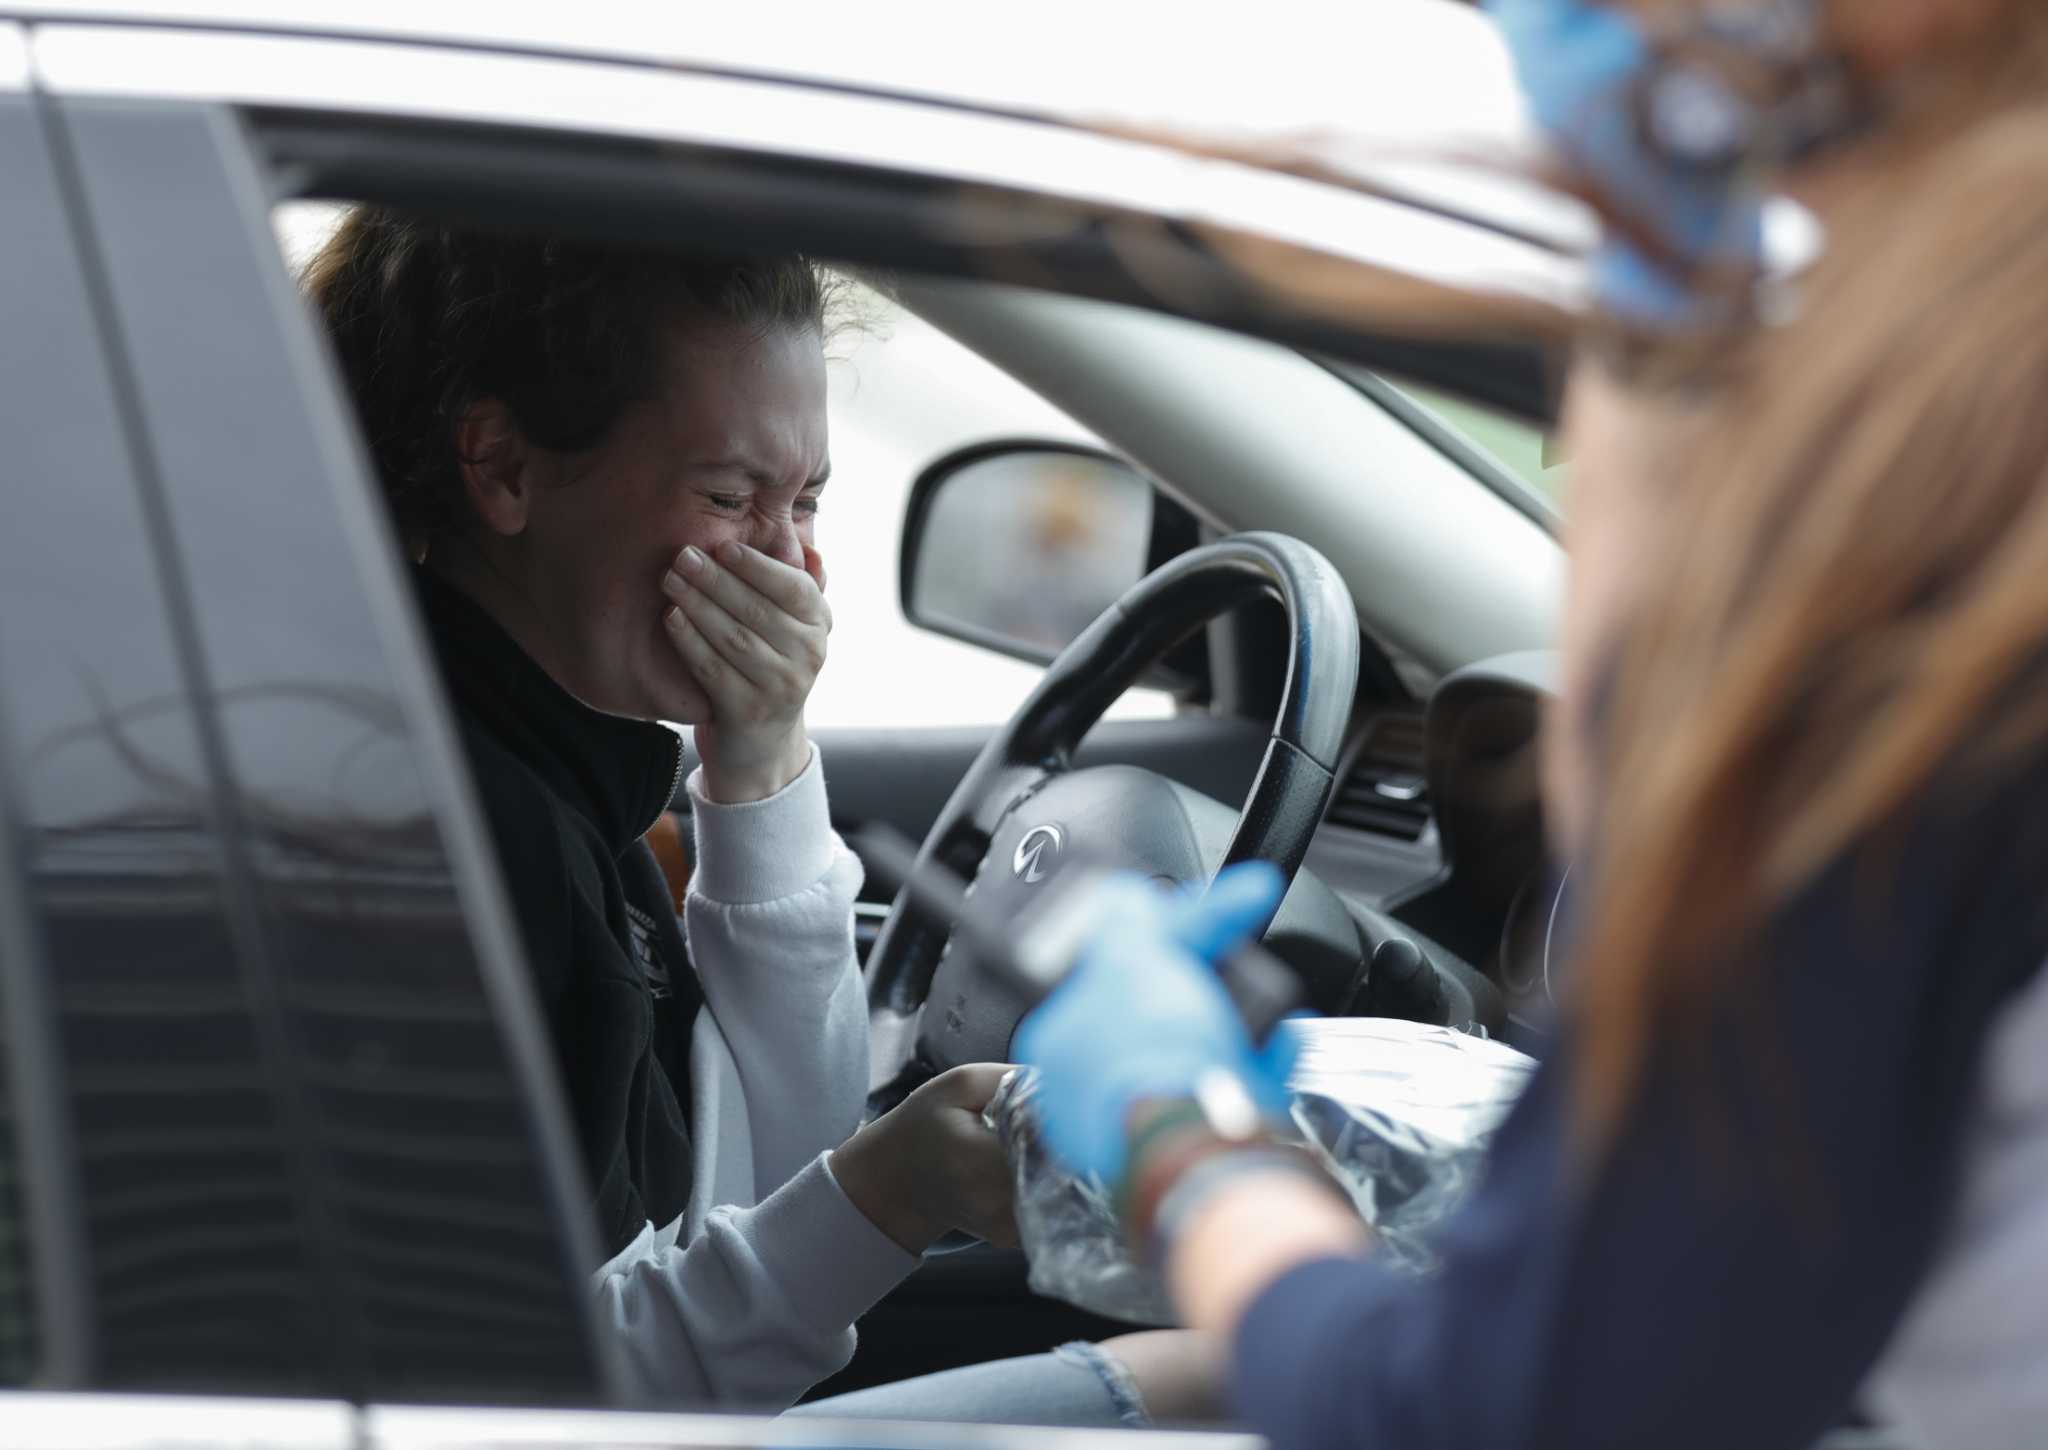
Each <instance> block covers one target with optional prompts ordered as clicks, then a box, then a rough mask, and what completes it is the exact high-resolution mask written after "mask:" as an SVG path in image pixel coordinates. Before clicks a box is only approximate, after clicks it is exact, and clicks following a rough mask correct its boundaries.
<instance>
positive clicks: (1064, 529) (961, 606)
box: [899, 442, 1197, 688]
mask: <svg viewBox="0 0 2048 1450" xmlns="http://www.w3.org/2000/svg"><path fill="white" fill-rule="evenodd" d="M1196 535H1197V530H1196V528H1195V521H1194V517H1193V515H1191V514H1189V513H1188V512H1187V511H1186V510H1185V509H1183V508H1182V507H1181V506H1180V505H1178V504H1177V503H1174V502H1173V501H1172V500H1171V499H1167V498H1164V497H1162V496H1161V495H1160V494H1159V493H1158V491H1157V490H1156V489H1154V488H1153V486H1152V483H1151V481H1150V480H1148V479H1147V478H1145V476H1144V475H1143V474H1141V473H1139V472H1138V471H1137V470H1136V469H1134V468H1132V467H1131V466H1130V465H1129V464H1127V463H1124V462H1123V461H1121V460H1120V459H1117V458H1114V457H1112V456H1110V455H1109V454H1107V453H1104V452H1101V451H1100V450H1097V449H1093V448H1082V447H1077V446H1075V445H1073V444H1068V443H1045V442H1005V443H989V444H977V445H975V446H973V447H971V448H965V449H962V450H960V451H959V452H957V453H951V454H948V455H947V456H946V457H944V458H941V459H940V460H939V461H938V462H937V463H934V464H933V465H932V466H931V467H929V468H927V469H926V470H925V471H924V472H923V473H922V474H921V475H919V477H918V479H917V482H916V483H915V484H913V485H912V486H911V490H910V503H909V508H908V512H907V516H906V517H905V519H904V525H903V555H902V561H901V573H900V581H899V582H900V588H901V591H902V600H903V613H904V615H905V616H906V617H907V618H908V619H909V620H910V622H911V623H912V624H915V625H918V626H920V627H921V628H924V629H929V630H931V631H933V632H934V633H936V634H943V635H947V636H950V637H951V638H954V639H961V640H966V641H967V642H968V643H970V644H978V645H981V646H983V647H984V648H987V649H992V650H995V651H997V652H999V653H1001V654H1006V655H1011V656H1013V657H1015V658H1017V659H1022V660H1029V661H1031V662H1033V663H1035V664H1048V663H1050V662H1051V661H1052V660H1053V658H1054V657H1055V656H1057V655H1058V654H1059V652H1060V651H1061V650H1063V649H1065V648H1066V647H1067V645H1068V644H1070V643H1072V641H1073V639H1074V637H1075V636H1076V635H1078V634H1079V633H1080V632H1081V631H1082V630H1083V629H1085V628H1087V627H1088V625H1090V624H1092V623H1093V622H1094V620H1095V617H1096V616H1097V615H1099V614H1101V613H1102V611H1103V610H1105V609H1107V608H1108V607H1109V606H1110V605H1111V604H1114V603H1115V602H1116V601H1117V599H1118V598H1120V597H1121V596H1122V595H1123V593H1124V591H1125V590H1127V589H1129V588H1130V587H1131V586H1132V585H1133V584H1136V583H1137V582H1138V581H1139V580H1140V579H1142V578H1144V577H1145V575H1146V574H1147V573H1149V572H1150V571H1151V570H1152V568H1153V566H1154V565H1155V564H1156V563H1160V562H1163V561H1164V560H1165V559H1167V558H1170V557H1172V555H1174V554H1177V553H1179V552H1181V551H1182V550H1183V549H1187V548H1191V547H1193V546H1194V544H1195V543H1196V542H1197V537H1196ZM1166 663H1167V665H1168V666H1169V668H1168V670H1167V671H1166V672H1165V674H1166V675H1171V676H1172V677H1173V678H1172V679H1171V680H1169V679H1168V678H1166V677H1165V676H1164V675H1162V678H1161V679H1159V680H1158V683H1160V684H1167V685H1169V687H1171V686H1180V687H1183V688H1184V687H1185V686H1186V685H1187V684H1188V683H1189V680H1188V679H1187V678H1186V676H1185V674H1183V672H1182V670H1181V669H1177V668H1173V667H1174V666H1178V665H1182V664H1183V661H1180V660H1175V659H1171V658H1170V659H1169V660H1168V661H1167V662H1166Z"/></svg>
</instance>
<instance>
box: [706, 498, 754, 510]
mask: <svg viewBox="0 0 2048 1450" xmlns="http://www.w3.org/2000/svg"><path fill="white" fill-rule="evenodd" d="M704 497H705V498H707V499H709V500H710V501H711V506H712V507H713V508H715V509H717V510H718V511H719V512H720V513H728V514H736V513H738V512H739V511H740V510H741V509H743V508H745V507H746V506H747V505H748V504H749V503H751V502H752V500H751V499H749V498H748V497H747V495H745V494H743V493H707V494H705V495H704Z"/></svg>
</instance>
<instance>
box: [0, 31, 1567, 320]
mask: <svg viewBox="0 0 2048 1450" xmlns="http://www.w3.org/2000/svg"><path fill="white" fill-rule="evenodd" d="M32 44H33V48H34V63H35V69H36V73H37V75H38V76H39V77H40V80H41V82H42V84H43V85H45V86H46V87H48V88H49V89H51V90H52V91H56V92H60V93H64V94H70V95H102V96H119V95H127V96H155V97H162V98H179V99H188V100H227V101H231V102H235V103H240V104H250V105H267V106H291V107H309V108H316V109H327V110H344V111H358V112H373V113H385V114H396V115H412V116H421V117H438V118H442V119H447V120H456V121H471V122H483V123H487V124H498V125H514V126H519V127H522V128H526V129H534V128H547V127H556V128H564V129H570V130H575V131H580V132H586V133H595V134H610V135H623V136H641V137H645V138H647V139H650V140H658V141H669V142H679V143H684V144H690V145H705V146H716V147H731V148H737V149H742V150H747V151H760V152H770V153H774V154H778V155H786V156H793V157H801V158H806V159H811V160H821V161H831V162H837V163H840V164H849V165H859V166H864V167H883V168H888V169H894V170H902V171H911V172H917V173H922V174H926V175H936V176H943V177H946V178H948V179H950V180H952V181H956V182H960V183H965V184H969V185H995V186H1015V185H1023V186H1027V187H1029V188H1031V189H1034V190H1038V191H1042V192H1043V191H1050V192H1053V193H1055V194H1060V195H1065V196H1067V197H1070V198H1073V199H1076V200H1080V201H1085V202H1088V203H1091V204H1095V205H1107V206H1115V207H1119V208H1136V209H1139V210H1142V211H1146V212H1150V213H1153V214H1156V215H1160V216H1169V217H1174V218H1177V219H1179V220H1182V221H1186V222H1196V223H1207V224H1212V225H1217V226H1223V227H1230V228H1244V229H1255V230H1257V231H1259V232H1262V233H1263V234H1265V235H1267V236H1269V237H1273V238H1276V239H1281V240H1286V241H1292V242H1295V243H1297V244H1300V245H1305V246H1309V247H1312V248H1314V249H1315V250H1317V251H1321V252H1326V253H1327V252H1332V251H1333V250H1335V251H1337V252H1338V254H1340V255H1344V256H1347V257H1349V258H1351V259H1353V260H1356V261H1360V262H1365V263H1368V264H1370V265H1373V266H1378V267H1382V268H1386V269H1389V270H1392V271H1395V272H1399V273H1402V274H1404V275H1407V276H1412V277H1417V278H1422V279H1427V280H1431V281H1436V282H1442V283H1445V284H1448V285H1466V286H1473V285H1480V286H1484V287H1486V288H1488V289H1489V290H1499V291H1509V292H1515V293H1520V294H1523V295H1527V296H1530V297H1533V298H1539V299H1542V300H1546V301H1550V302H1553V303H1557V304H1559V305H1565V306H1570V305H1574V304H1575V303H1576V302H1577V301H1578V300H1579V298H1580V296H1581V292H1582V288H1581V269H1580V267H1579V265H1578V262H1577V260H1576V259H1574V258H1570V257H1567V256H1564V255H1561V254H1559V253H1557V252H1554V251H1551V250H1549V249H1547V248H1545V247H1541V246H1538V245H1536V244H1534V243H1532V242H1530V241H1529V240H1527V239H1525V238H1518V237H1510V236H1507V235H1504V234H1502V233H1501V232H1498V231H1494V230H1491V229H1488V228H1485V227H1481V226H1478V225H1474V224H1472V223H1469V222H1465V221H1462V220H1453V219H1451V218H1449V217H1447V216H1444V215H1442V214H1439V213H1438V212H1436V211H1434V210H1425V209H1422V208H1419V207H1416V206H1410V205H1404V204H1401V203H1399V202H1396V201H1391V200H1388V199H1385V198H1381V197H1377V196H1370V195H1365V194H1362V193H1359V192H1354V191H1349V190H1344V189H1340V188H1337V187H1333V186H1328V185H1321V184H1317V183H1314V182H1310V181H1305V180H1302V179H1300V178H1297V177H1293V176H1288V175H1283V174H1281V173H1278V172H1273V171H1266V170H1262V169H1259V168H1255V167H1251V166H1245V165H1240V164H1237V163H1233V162H1225V161H1215V160H1208V159H1204V158H1199V157H1195V156H1191V155H1187V154H1184V153H1181V152H1176V151H1172V150H1168V149H1166V148H1164V147H1160V146H1155V145H1151V144H1147V143H1141V142H1135V141H1129V140H1124V139H1121V138H1117V137H1112V136H1109V135H1104V134H1097V133H1090V132H1084V131H1079V130H1075V129H1072V128H1068V127H1063V126H1055V125H1048V124H1044V123H1041V122H1034V121H1026V120H1019V119H1014V118H1010V117H1005V116H1001V115H992V114H986V113H977V112H970V111H962V110H957V109H947V108H944V107H940V106H934V105H931V104H928V103H920V102H913V101H901V100H893V99H886V98H877V97H869V96H861V95H852V94H847V93H844V92H834V91H826V90H816V89H806V88H801V87H793V86H791V85H788V84H785V83H776V82H764V81H757V80H748V79H743V78H738V77H732V76H721V75H706V74H691V73H685V72H674V71H655V70H649V69H647V68H644V67H633V66H623V65H617V64H605V63H598V62H589V61H572V60H563V59H557V58H552V57H537V56H520V55H506V54H479V53H476V52H466V51H459V50H452V49H446V48H431V47H426V46H418V45H404V44H395V43H390V42H382V41H330V40H309V39H302V38H295V37H283V36H276V35H257V34H240V33H231V32H218V31H197V30H181V29H173V28H163V29H157V28H152V27H146V26H118V27H117V26H93V25H70V24H60V25H50V26H41V27H38V28H37V30H36V32H35V34H34V37H33V42H32ZM1332 238H1345V239H1347V244H1345V245H1343V246H1341V247H1339V246H1338V245H1337V244H1335V243H1333V242H1332Z"/></svg>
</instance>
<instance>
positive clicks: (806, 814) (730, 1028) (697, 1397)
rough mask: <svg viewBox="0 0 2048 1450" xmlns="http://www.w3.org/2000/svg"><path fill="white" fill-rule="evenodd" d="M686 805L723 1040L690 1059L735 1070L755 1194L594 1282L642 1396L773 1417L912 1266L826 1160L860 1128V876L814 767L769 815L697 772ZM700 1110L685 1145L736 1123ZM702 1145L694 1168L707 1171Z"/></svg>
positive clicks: (715, 1207) (695, 924) (716, 1202)
mask: <svg viewBox="0 0 2048 1450" xmlns="http://www.w3.org/2000/svg"><path fill="white" fill-rule="evenodd" d="M690 793H691V797H692V800H693V805H694V815H695V819H696V834H697V862H696V869H695V871H694V873H693V874H692V876H691V880H690V889H689V894H688V897H687V899H686V901H685V904H684V929H685V931H686V933H687V935H688V938H689V945H690V957H691V961H692V963H693V964H694V965H695V967H696V970H697V976H698V980H699V982H700V983H701V984H702V987H703V990H704V1000H705V1008H706V1011H707V1012H708V1013H709V1015H710V1017H711V1019H712V1021H713V1023H715V1026H716V1029H717V1031H716V1032H715V1033H713V1034H711V1035H710V1037H709V1038H708V1039H707V1038H706V1036H705V1035H704V1034H702V1033H699V1034H698V1036H697V1037H696V1038H695V1039H694V1043H695V1045H693V1048H692V1051H693V1054H697V1053H699V1052H701V1051H704V1050H708V1049H710V1048H718V1049H721V1050H724V1049H729V1051H730V1054H731V1068H730V1069H726V1068H722V1067H721V1068H720V1071H721V1072H724V1071H731V1070H736V1071H737V1076H738V1079H739V1083H738V1086H739V1088H740V1093H739V1096H740V1098H741V1100H742V1102H743V1104H744V1108H745V1132H746V1134H747V1136H748V1138H749V1139H750V1140H751V1142H750V1148H751V1152H750V1154H741V1155H737V1156H738V1161H740V1162H742V1163H744V1162H748V1161H750V1162H751V1165H752V1172H751V1175H750V1176H751V1179H752V1181H751V1182H745V1181H741V1182H732V1183H728V1182H723V1181H721V1182H719V1183H717V1184H715V1185H705V1184H700V1185H698V1188H699V1189H700V1190H703V1189H707V1188H708V1189H710V1190H711V1191H712V1196H711V1197H710V1198H709V1199H708V1203H709V1204H710V1205H711V1206H710V1207H709V1211H708V1212H706V1213H704V1214H703V1216H702V1218H701V1221H695V1226H694V1230H693V1226H692V1225H693V1220H695V1219H696V1213H695V1211H694V1210H693V1213H692V1214H691V1215H688V1216H685V1217H683V1218H678V1219H677V1220H676V1221H675V1222H673V1223H670V1224H669V1225H667V1226H666V1227H664V1228H659V1229H657V1228H656V1227H655V1226H654V1225H652V1224H649V1225H647V1226H646V1227H645V1228H644V1229H642V1230H641V1232H640V1234H639V1236H638V1237H637V1238H636V1239H634V1241H633V1242H632V1243H631V1244H628V1245H627V1246H626V1247H625V1248H624V1249H623V1250H621V1251H620V1252H619V1253H618V1254H617V1255H615V1256H614V1257H613V1258H612V1259H611V1261H610V1262H609V1263H607V1264H605V1265H604V1267H603V1268H602V1269H600V1270H599V1271H598V1275H597V1292H598V1298H599V1313H600V1317H601V1318H602V1319H603V1321H604V1322H605V1323H606V1324H608V1325H609V1326H610V1327H611V1328H612V1329H613V1330H614V1331H615V1332H616V1333H617V1334H618V1336H619V1338H620V1341H621V1344H622V1346H623V1349H624V1354H625V1359H626V1361H627V1363H628V1365H629V1366H630V1367H631V1369H632V1371H633V1373H634V1378H635V1379H636V1380H637V1381H638V1385H639V1387H640V1388H641V1389H643V1390H644V1391H646V1392H648V1393H650V1394H652V1395H655V1396H658V1397H664V1398H679V1399H685V1400H688V1401H691V1402H693V1403H698V1404H723V1405H732V1406H743V1407H746V1408H752V1409H768V1410H779V1409H784V1408H787V1407H788V1406H789V1405H791V1404H793V1403H795V1401H796V1399H797V1397H798V1396H799V1395H801V1394H802V1393H803V1392H804V1391H805V1390H806V1389H808V1388H809V1387H810V1386H811V1385H813V1384H815V1383H817V1382H818V1381H819V1380H821V1379H824V1378H825V1377H826V1376H828V1375H830V1374H832V1373H833V1372H834V1371H836V1370H838V1369H839V1368H841V1367H842V1366H844V1365H845V1363H846V1362H847V1360H848V1359H849V1358H851V1357H852V1354H853V1346H854V1333H853V1327H852V1326H853V1321H854V1320H855V1319H857V1318H859V1317H860V1315H861V1314H863V1313H864V1312H866V1310H867V1309H868V1308H869V1307H870V1306H871V1305H872V1304H873V1303H874V1302H875V1301H876V1300H877V1299H879V1298H881V1297H882V1295H884V1294H886V1293H887V1292H888V1291H889V1290H890V1289H891V1288H893V1287H894V1286H895V1285H896V1284H897V1283H898V1282H900V1281H901V1280H902V1279H903V1277H904V1276H905V1275H907V1274H908V1273H909V1272H910V1271H911V1270H912V1269H914V1268H916V1267H917V1264H918V1259H917V1258H916V1256H914V1255H912V1254H909V1253H906V1252H905V1251H904V1250H903V1249H902V1248H901V1247H899V1246H898V1245H897V1244H896V1243H895V1242H894V1241H893V1240H892V1239H890V1238H889V1237H888V1236H887V1235H885V1234H884V1233H882V1232H881V1230H879V1229H877V1228H876V1227H875V1226H874V1225H873V1224H872V1223H870V1222H869V1221H868V1219H867V1218H866V1216H865V1215H863V1214H862V1213H861V1212H860V1211H859V1210H858V1209H856V1208H855V1207H854V1206H853V1205H852V1203H851V1202H850V1201H849V1200H848V1199H847V1198H846V1195H845V1194H844V1193H842V1192H841V1191H840V1189H839V1185H838V1184H837V1183H836V1182H835V1181H834V1180H833V1177H832V1174H831V1170H830V1168H829V1166H828V1165H827V1163H826V1161H825V1157H824V1155H825V1153H826V1152H827V1151H828V1150H829V1149H831V1148H833V1147H836V1146H837V1145H838V1144H839V1143H841V1142H843V1141H845V1139H846V1138H847V1137H848V1136H849V1135H850V1134H851V1133H852V1132H853V1130H854V1129H855V1128H856V1127H858V1126H859V1124H860V1118H861V1112H862V1108H863V1105H864V1102H865V1098H866V1092H867V1069H868V1057H867V1008H866V997H865V993H864V992H863V991H862V985H861V978H860V971H859V967H858V964H857V963H856V961H855V958H854V950H853V899H854V896H855V894H856V893H857V892H858V891H859V889H860V881H861V868H860V861H859V859H858V858H857V857H855V856H854V855H853V853H852V852H851V851H849V850H847V848H846V846H845V844H844V843H843V842H841V841H840V840H839V838H838V837H837V836H836V835H834V834H833V832H832V827H831V818H830V814H829V811H828V809H827V805H826V800H825V781H824V771H823V767H822V765H821V764H820V762H819V759H818V755H817V752H816V750H815V749H814V750H813V751H812V755H811V761H810V764H809V766H808V767H807V768H806V769H805V771H804V773H803V774H802V775H801V776H799V777H798V778H797V779H796V780H795V781H793V782H791V783H790V785H789V786H788V787H786V788H785V789H783V790H782V791H780V792H778V793H777V794H776V795H773V796H770V797H769V798H768V799H766V800H762V801H754V802H750V803H747V804H744V805H718V804H715V803H713V802H711V801H707V800H706V799H705V798H704V796H703V793H702V791H701V789H700V781H699V778H698V776H696V775H693V776H692V777H691V779H690ZM700 1025H702V1024H701V1022H700ZM721 1055H722V1051H721ZM696 1066H706V1067H707V1071H708V1070H709V1065H706V1064H693V1073H692V1076H693V1078H694V1077H696V1076H697V1073H696V1071H695V1067H696ZM705 1106H707V1105H705V1104H699V1103H694V1102H693V1104H692V1107H691V1120H692V1127H693V1131H696V1132H698V1133H700V1134H702V1133H707V1132H713V1131H716V1127H715V1120H717V1119H725V1120H727V1121H730V1115H729V1114H728V1113H725V1112H723V1111H721V1112H719V1113H716V1114H713V1113H709V1112H707V1113H703V1114H700V1113H699V1111H698V1109H699V1108H700V1107H705ZM698 1146H699V1150H700V1151H699V1153H698V1155H697V1157H698V1161H699V1163H700V1165H702V1164H707V1163H709V1162H711V1161H712V1160H714V1159H715V1158H717V1157H718V1156H720V1155H718V1154H716V1153H713V1152H707V1151H704V1150H707V1149H709V1148H711V1147H712V1145H710V1144H709V1143H700V1144H699V1145H698ZM721 1177H722V1175H721ZM702 1197H703V1195H702V1194H701V1193H693V1195H692V1198H693V1201H696V1200H699V1199H701V1198H702Z"/></svg>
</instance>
